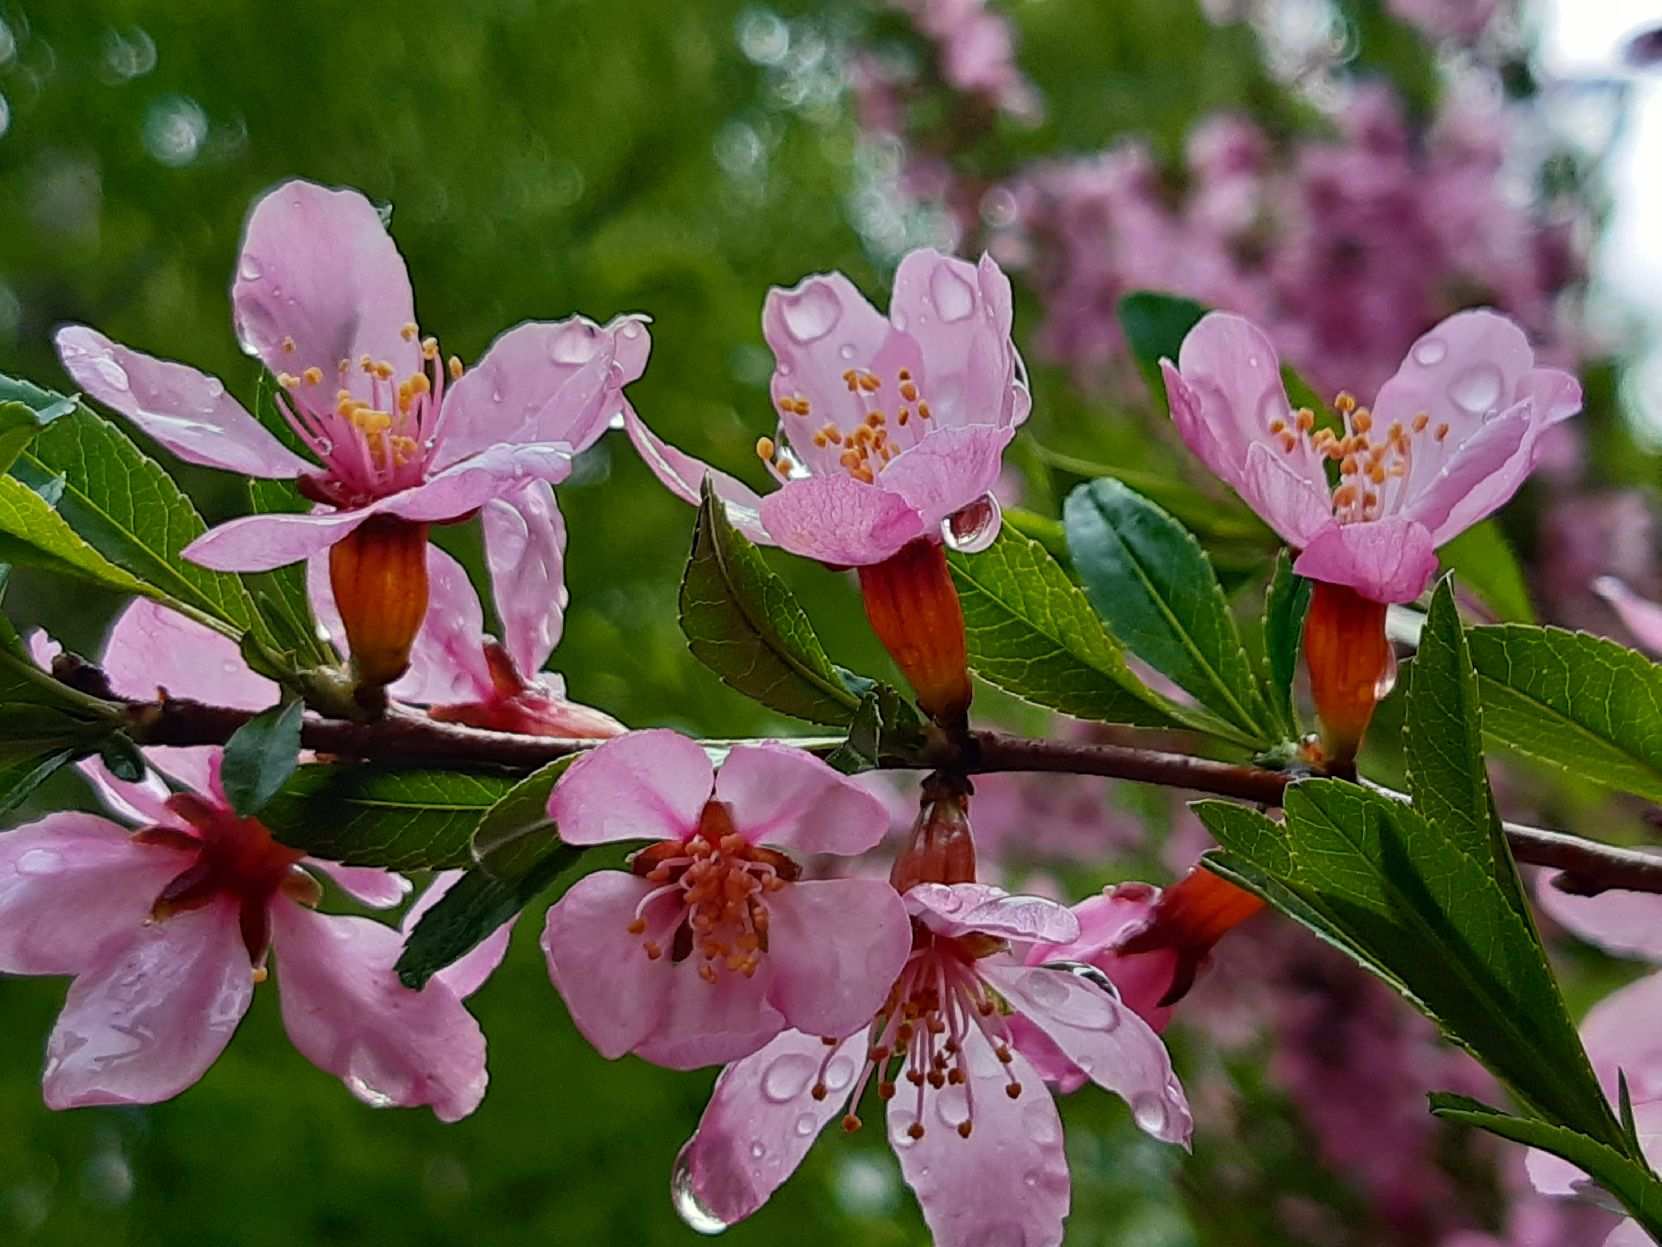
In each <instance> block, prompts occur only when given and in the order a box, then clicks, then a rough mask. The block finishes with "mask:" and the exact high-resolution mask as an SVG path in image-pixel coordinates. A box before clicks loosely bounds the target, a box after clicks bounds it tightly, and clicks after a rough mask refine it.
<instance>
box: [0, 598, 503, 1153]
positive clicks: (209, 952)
mask: <svg viewBox="0 0 1662 1247" xmlns="http://www.w3.org/2000/svg"><path fill="white" fill-rule="evenodd" d="M104 669H105V671H106V672H107V674H108V675H109V677H110V680H111V683H112V685H113V686H114V688H115V690H116V691H117V692H118V693H122V694H124V695H128V696H134V697H148V696H153V695H154V694H155V692H156V689H157V688H158V686H163V687H166V688H167V689H169V690H170V691H171V692H173V693H174V694H176V695H179V696H189V697H199V698H203V699H205V700H208V701H212V702H215V703H217V704H220V705H229V706H237V707H242V708H246V709H257V708H263V707H265V706H266V705H268V704H270V702H271V701H272V700H273V699H274V698H275V695H276V689H275V687H274V686H273V685H271V684H270V683H268V682H267V681H265V680H263V679H262V678H261V677H259V676H256V675H254V674H253V673H252V672H250V671H248V670H247V668H246V667H244V666H243V665H242V663H241V661H240V659H239V657H238V654H237V649H236V646H235V644H234V643H233V642H231V641H229V640H227V639H226V638H224V637H221V636H219V635H218V634H217V633H213V632H210V631H209V630H208V629H206V628H204V627H202V626H201V625H199V624H196V623H193V622H191V621H189V620H186V619H184V618H182V617H181V616H178V615H174V614H171V613H170V612H168V611H166V610H164V609H163V608H161V607H159V606H156V605H155V604H153V603H151V602H148V601H144V600H139V601H136V602H134V603H133V604H132V605H131V606H129V607H128V608H127V610H126V611H125V612H124V613H123V614H122V616H121V617H120V618H119V619H118V620H117V622H116V625H115V628H114V630H113V632H112V634H111V637H110V642H109V646H108V650H107V652H106V654H105V660H104ZM220 753H221V751H220V750H218V749H217V748H189V749H185V748H167V749H153V750H147V751H146V760H147V761H148V762H149V763H150V764H151V765H152V766H153V767H154V768H155V770H154V771H152V772H150V773H148V774H147V775H146V776H145V777H144V778H143V779H142V780H140V781H138V782H127V781H123V780H119V779H116V778H115V777H114V776H112V775H110V774H109V773H108V772H107V771H105V770H104V769H103V767H102V766H101V765H99V764H98V763H97V762H90V763H87V764H84V769H85V770H86V771H87V773H88V778H89V779H90V780H91V781H92V783H93V786H94V788H95V790H97V792H98V793H99V795H100V796H101V797H102V798H103V799H104V801H105V803H106V805H107V806H108V807H109V808H110V809H111V810H112V812H114V813H115V814H116V815H117V816H118V817H120V818H121V819H122V820H123V822H120V823H118V822H113V821H111V820H110V819H107V818H104V817H101V816H99V815H96V814H84V813H78V812H65V813H59V814H52V815H48V816H47V817H46V818H43V819H41V820H40V821H39V822H36V823H32V824H30V825H28V826H26V827H22V828H19V829H18V830H16V831H13V832H9V833H7V834H6V835H4V836H0V972H5V973H9V974H66V975H72V976H74V983H73V984H72V985H71V987H70V989H69V997H68V999H67V1001H66V1002H65V1005H64V1009H63V1012H62V1013H61V1014H60V1015H59V1018H58V1022H57V1026H56V1027H55V1028H54V1030H53V1032H52V1037H51V1039H50V1040H49V1042H48V1044H47V1060H46V1072H45V1077H44V1081H43V1088H44V1092H45V1097H46V1102H47V1104H48V1105H50V1106H51V1107H53V1108H60V1109H61V1108H75V1107H80V1106H83V1105H90V1104H148V1103H154V1102H156V1101H159V1100H165V1099H169V1098H171V1097H172V1096H175V1095H178V1094H179V1093H180V1092H181V1091H184V1090H185V1089H186V1088H187V1087H189V1086H191V1085H192V1084H193V1083H195V1082H196V1080H197V1079H199V1078H200V1077H201V1076H202V1075H203V1074H204V1073H205V1072H206V1071H207V1069H208V1067H209V1066H210V1065H212V1064H213V1062H214V1061H215V1059H216V1058H217V1057H218V1056H219V1054H220V1052H222V1051H223V1050H224V1048H225V1045H226V1044H227V1043H228V1042H229V1041H230V1038H231V1035H232V1034H233V1033H234V1032H235V1030H236V1028H237V1025H238V1023H239V1022H240V1021H241V1020H242V1015H243V1014H244V1013H245V1012H246V1011H247V1009H248V1006H249V1004H250V1002H251V1001H252V999H253V993H254V987H255V985H256V984H257V983H259V982H261V981H263V980H264V978H265V977H266V961H267V957H268V953H269V951H270V950H271V949H272V947H274V946H275V948H276V949H277V955H278V962H279V970H280V971H281V977H282V991H281V994H280V1002H281V1006H282V1014H283V1023H284V1026H285V1027H286V1028H287V1030H288V1032H289V1036H290V1038H291V1039H292V1040H293V1041H294V1044H295V1046H296V1047H297V1048H299V1049H300V1051H301V1052H302V1053H303V1054H305V1056H306V1057H307V1058H308V1059H309V1060H310V1061H312V1063H313V1064H315V1065H317V1066H318V1067H319V1068H320V1069H323V1070H326V1071H327V1072H329V1073H332V1074H334V1075H336V1076H337V1077H339V1078H340V1079H341V1080H342V1081H343V1082H345V1084H346V1086H347V1088H348V1090H350V1091H351V1092H352V1093H353V1094H354V1095H355V1096H357V1097H358V1098H359V1099H361V1100H363V1101H365V1102H366V1103H369V1104H372V1105H377V1106H382V1105H401V1106H416V1105H429V1106H431V1107H432V1109H433V1111H434V1113H435V1114H436V1115H437V1116H438V1117H439V1118H441V1119H442V1120H445V1121H455V1120H458V1119H459V1118H462V1117H465V1116H467V1115H468V1114H469V1113H471V1112H472V1111H473V1110H474V1109H475V1108H477V1107H478V1105H479V1102H480V1100H481V1099H482V1098H483V1096H484V1092H485V1082H486V1075H485V1041H484V1036H483V1035H482V1034H481V1033H480V1030H479V1027H478V1025H477V1024H476V1023H475V1022H474V1020H473V1018H472V1017H471V1016H469V1014H468V1012H467V1010H466V1009H465V1008H463V1006H462V999H463V998H464V997H465V996H466V995H467V994H468V993H469V992H471V991H472V989H473V988H474V987H476V986H477V984H478V981H482V978H483V975H482V974H480V973H479V969H480V966H481V964H482V960H483V959H485V958H488V957H489V956H491V953H490V952H489V951H487V952H486V953H485V954H484V957H483V958H482V959H481V960H475V961H473V962H472V963H470V965H469V966H468V968H467V969H466V970H465V971H463V973H466V974H469V975H471V976H472V977H471V978H469V979H465V980H464V979H462V978H452V977H447V975H441V976H439V977H438V978H436V979H435V980H434V981H433V982H431V983H429V984H428V986H427V987H426V989H424V990H423V991H420V992H414V991H410V990H408V989H407V988H404V987H403V986H401V985H400V984H399V982H398V979H397V976H396V975H395V974H394V973H393V964H394V963H395V962H396V961H397V959H398V956H399V953H400V951H401V949H402V945H403V939H402V937H401V935H400V933H399V932H398V931H397V930H395V929H393V928H392V927H389V926H386V925H384V924H382V923H379V922H375V921H373V920H371V919H368V918H358V917H345V916H340V915H332V914H322V913H319V912H317V910H316V906H317V903H318V901H319V899H320V898H321V895H322V889H321V886H320V884H319V882H318V878H317V875H318V874H322V875H324V876H327V877H331V878H333V880H334V881H335V882H336V883H337V884H338V885H339V886H340V887H341V888H342V889H343V890H345V891H347V892H348V893H349V894H351V895H352V896H354V897H355V898H356V899H358V900H360V901H362V902H364V903H366V904H370V905H377V906H387V905H393V904H397V903H398V902H399V901H400V900H401V899H402V898H403V896H404V894H405V892H406V891H407V890H408V884H407V883H405V882H404V881H403V880H402V879H400V878H398V876H396V875H391V874H389V873H387V872H385V871H380V870H373V869H367V868H362V867H343V866H339V865H337V864H334V863H329V862H320V861H315V860H313V859H310V858H306V857H304V856H303V855H302V854H301V853H300V852H299V851H297V850H294V849H289V848H287V847H285V846H283V845H280V844H278V843H276V842H275V841H273V840H272V838H271V836H270V835H269V833H268V832H267V831H266V829H265V828H264V827H263V826H261V824H260V823H259V822H258V821H257V820H255V819H252V818H241V817H238V816H237V815H236V814H235V813H234V812H233V811H232V810H231V809H230V807H229V804H228V803H227V801H226V799H225V796H224V791H223V789H222V788H221V786H220V781H219V766H220ZM158 772H159V773H160V774H158ZM161 774H165V775H166V776H167V777H168V778H169V779H171V780H172V781H173V782H174V783H175V784H176V785H179V786H180V789H181V790H180V791H178V792H171V793H170V790H169V788H168V787H167V785H165V784H164V783H163V782H162V780H161V778H160V775H161ZM135 827H136V828H137V830H136V831H135V830H133V829H134V828H135ZM447 974H448V972H447Z"/></svg>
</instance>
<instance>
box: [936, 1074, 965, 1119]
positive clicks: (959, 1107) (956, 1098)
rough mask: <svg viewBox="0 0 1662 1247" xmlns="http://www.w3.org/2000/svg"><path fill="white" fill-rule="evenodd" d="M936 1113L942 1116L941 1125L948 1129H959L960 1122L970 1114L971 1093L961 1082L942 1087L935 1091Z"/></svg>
mask: <svg viewBox="0 0 1662 1247" xmlns="http://www.w3.org/2000/svg"><path fill="white" fill-rule="evenodd" d="M935 1113H936V1115H937V1116H939V1117H940V1119H941V1125H943V1126H945V1127H946V1128H947V1129H948V1130H954V1131H955V1130H957V1129H958V1123H959V1122H961V1121H964V1120H966V1119H967V1118H968V1117H969V1115H970V1108H969V1093H968V1092H967V1091H965V1090H964V1088H963V1086H962V1085H961V1084H960V1085H957V1086H947V1087H942V1088H941V1089H940V1090H939V1091H937V1092H936V1093H935Z"/></svg>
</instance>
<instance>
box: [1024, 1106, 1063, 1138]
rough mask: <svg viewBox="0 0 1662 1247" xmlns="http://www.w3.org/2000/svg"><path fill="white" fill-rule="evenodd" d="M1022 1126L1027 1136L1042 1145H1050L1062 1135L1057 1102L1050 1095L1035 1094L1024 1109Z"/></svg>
mask: <svg viewBox="0 0 1662 1247" xmlns="http://www.w3.org/2000/svg"><path fill="white" fill-rule="evenodd" d="M1021 1124H1022V1127H1023V1128H1024V1129H1025V1130H1026V1131H1027V1137H1028V1138H1029V1139H1032V1140H1033V1142H1035V1143H1037V1144H1040V1145H1041V1146H1048V1145H1049V1144H1052V1143H1054V1142H1056V1141H1057V1140H1058V1139H1060V1138H1061V1137H1062V1122H1061V1119H1060V1118H1058V1117H1057V1116H1056V1102H1055V1101H1054V1100H1052V1099H1051V1098H1050V1097H1049V1096H1044V1097H1043V1098H1040V1097H1039V1096H1034V1097H1033V1099H1032V1100H1031V1101H1030V1102H1029V1103H1028V1105H1027V1107H1026V1108H1025V1109H1023V1110H1022V1115H1021Z"/></svg>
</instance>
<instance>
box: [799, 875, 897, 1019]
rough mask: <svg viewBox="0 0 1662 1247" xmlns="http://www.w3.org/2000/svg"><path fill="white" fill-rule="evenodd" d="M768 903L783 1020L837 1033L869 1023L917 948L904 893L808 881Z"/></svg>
mask: <svg viewBox="0 0 1662 1247" xmlns="http://www.w3.org/2000/svg"><path fill="white" fill-rule="evenodd" d="M767 906H768V952H767V958H768V960H769V961H771V962H772V963H773V985H772V987H771V989H770V990H769V992H768V1000H769V1002H770V1003H771V1004H772V1005H773V1006H774V1007H775V1008H777V1009H778V1010H779V1012H780V1013H782V1014H783V1015H784V1017H785V1021H786V1023H787V1024H788V1025H790V1026H794V1027H795V1028H796V1029H797V1030H800V1031H806V1032H807V1033H808V1034H810V1035H828V1036H831V1037H833V1038H840V1037H841V1036H843V1035H847V1034H849V1033H850V1032H852V1031H855V1030H858V1029H859V1028H860V1027H862V1026H865V1025H868V1024H869V1023H870V1022H871V1019H872V1016H873V1015H874V1014H875V1013H876V1012H877V1009H878V1006H880V1005H881V1004H882V1003H883V1000H884V997H886V996H887V995H888V993H889V989H890V988H891V987H892V986H893V985H894V981H895V979H896V978H898V977H899V975H900V970H901V967H902V966H904V965H905V964H906V958H907V956H908V955H909V954H910V953H911V951H912V924H911V921H910V920H909V919H908V918H907V916H906V907H905V905H903V904H902V903H901V900H900V894H899V893H898V892H896V891H895V890H894V889H893V888H892V887H890V886H889V884H888V883H887V882H886V881H885V880H882V879H824V880H811V881H806V882H801V883H792V884H787V885H786V886H785V887H784V888H783V889H781V890H780V891H779V892H776V893H774V894H773V895H772V896H770V897H769V898H768V901H767Z"/></svg>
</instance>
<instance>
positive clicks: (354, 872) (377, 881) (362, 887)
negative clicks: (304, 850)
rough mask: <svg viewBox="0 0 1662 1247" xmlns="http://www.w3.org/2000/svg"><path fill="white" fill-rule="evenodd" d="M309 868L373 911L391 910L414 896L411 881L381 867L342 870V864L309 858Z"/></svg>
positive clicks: (352, 867)
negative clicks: (411, 895)
mask: <svg viewBox="0 0 1662 1247" xmlns="http://www.w3.org/2000/svg"><path fill="white" fill-rule="evenodd" d="M305 864H306V865H307V866H308V867H310V868H311V869H313V870H318V871H322V872H323V873H324V874H326V875H328V876H329V878H330V879H331V880H332V881H333V882H334V884H335V886H336V887H338V888H339V889H340V890H341V891H342V892H345V893H346V894H347V895H348V896H350V897H351V898H352V899H353V900H355V901H357V902H358V903H359V904H361V905H368V906H369V907H370V908H371V909H391V908H392V907H393V906H395V905H402V904H403V903H404V898H405V897H406V896H408V895H409V894H410V881H409V880H408V879H406V878H405V877H404V876H403V875H400V874H396V873H394V872H393V871H390V870H382V869H381V868H380V867H379V866H342V865H341V864H340V863H339V862H326V861H324V860H323V859H322V858H321V857H308V858H306V860H305Z"/></svg>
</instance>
